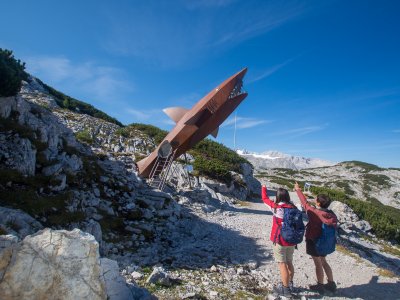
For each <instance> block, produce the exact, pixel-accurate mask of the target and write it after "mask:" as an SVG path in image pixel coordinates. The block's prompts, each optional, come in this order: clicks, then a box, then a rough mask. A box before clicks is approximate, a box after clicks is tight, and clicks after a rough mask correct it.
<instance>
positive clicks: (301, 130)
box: [271, 124, 328, 137]
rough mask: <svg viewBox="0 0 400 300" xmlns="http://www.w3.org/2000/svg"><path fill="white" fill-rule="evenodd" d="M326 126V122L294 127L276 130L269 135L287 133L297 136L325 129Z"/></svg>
mask: <svg viewBox="0 0 400 300" xmlns="http://www.w3.org/2000/svg"><path fill="white" fill-rule="evenodd" d="M327 126H328V124H324V125H317V126H308V127H301V128H294V129H289V130H284V131H280V132H276V133H273V134H271V135H274V136H275V135H276V136H281V135H289V136H291V137H299V136H303V135H306V134H310V133H313V132H316V131H321V130H323V129H325V128H326V127H327Z"/></svg>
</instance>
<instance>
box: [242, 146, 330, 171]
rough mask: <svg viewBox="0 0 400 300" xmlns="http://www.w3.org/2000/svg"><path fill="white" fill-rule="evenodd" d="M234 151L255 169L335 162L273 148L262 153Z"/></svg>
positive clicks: (299, 166)
mask: <svg viewBox="0 0 400 300" xmlns="http://www.w3.org/2000/svg"><path fill="white" fill-rule="evenodd" d="M236 152H237V153H238V154H239V155H241V156H243V157H245V158H246V159H247V160H248V161H250V162H251V163H252V164H253V166H254V168H255V170H261V169H272V168H286V169H293V170H300V169H309V168H318V167H326V166H333V165H335V164H336V163H335V162H332V161H327V160H322V159H319V158H306V157H301V156H293V155H289V154H285V153H282V152H279V151H275V150H270V151H265V152H262V153H257V152H250V151H247V150H236Z"/></svg>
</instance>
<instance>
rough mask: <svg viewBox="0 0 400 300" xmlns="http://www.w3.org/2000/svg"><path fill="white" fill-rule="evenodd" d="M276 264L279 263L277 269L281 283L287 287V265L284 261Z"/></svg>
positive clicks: (288, 278) (288, 276)
mask: <svg viewBox="0 0 400 300" xmlns="http://www.w3.org/2000/svg"><path fill="white" fill-rule="evenodd" d="M278 265H279V271H280V273H281V280H282V284H283V286H284V287H289V280H290V275H289V270H288V266H287V264H286V263H284V262H279V263H278Z"/></svg>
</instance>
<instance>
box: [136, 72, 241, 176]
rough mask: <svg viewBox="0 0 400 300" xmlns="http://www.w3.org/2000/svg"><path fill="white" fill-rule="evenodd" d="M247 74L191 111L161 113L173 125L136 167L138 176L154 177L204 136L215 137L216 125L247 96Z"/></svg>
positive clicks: (174, 109)
mask: <svg viewBox="0 0 400 300" xmlns="http://www.w3.org/2000/svg"><path fill="white" fill-rule="evenodd" d="M246 71H247V68H245V69H243V70H241V71H240V72H238V73H236V74H235V75H233V76H231V77H230V78H228V79H226V80H225V81H224V82H223V83H221V84H220V85H219V86H218V87H216V88H215V89H213V90H212V91H211V92H209V93H208V95H206V96H205V97H204V98H203V99H201V100H200V101H199V102H197V103H196V105H194V106H193V107H192V109H190V110H188V109H185V108H181V107H171V108H166V109H164V112H165V113H166V114H167V115H168V116H169V117H170V118H171V119H172V120H174V121H175V122H176V125H175V127H174V128H173V129H172V130H171V131H170V132H169V133H168V135H167V136H166V137H165V139H164V140H163V141H162V142H161V143H160V145H159V146H158V147H157V148H156V149H155V150H154V151H153V152H152V153H151V154H150V155H149V156H148V157H146V158H144V159H142V160H141V161H139V162H138V163H137V167H138V171H139V174H140V175H141V176H143V177H153V176H157V175H158V174H160V173H161V172H162V171H163V170H164V169H165V168H169V165H170V163H172V161H173V160H174V159H176V158H177V157H179V156H180V155H181V154H183V153H185V152H186V151H188V150H189V149H191V148H193V147H194V146H195V145H196V144H197V143H198V142H200V141H201V140H202V139H204V138H205V137H206V136H207V135H209V134H211V135H212V136H214V137H217V134H218V129H219V125H221V124H222V122H224V121H225V120H226V118H227V117H228V116H229V115H230V114H231V113H232V112H233V111H234V110H235V109H236V107H237V106H238V105H239V104H240V103H241V102H242V101H243V100H244V99H245V98H246V96H247V93H246V92H244V91H243V90H242V85H243V77H244V75H245V74H246Z"/></svg>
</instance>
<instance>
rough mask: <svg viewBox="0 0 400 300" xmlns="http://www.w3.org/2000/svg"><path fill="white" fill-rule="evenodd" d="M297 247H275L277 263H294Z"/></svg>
mask: <svg viewBox="0 0 400 300" xmlns="http://www.w3.org/2000/svg"><path fill="white" fill-rule="evenodd" d="M294 247H295V246H281V245H279V244H275V245H274V258H275V261H276V262H284V263H288V262H292V261H293V252H294Z"/></svg>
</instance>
